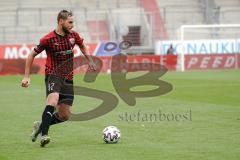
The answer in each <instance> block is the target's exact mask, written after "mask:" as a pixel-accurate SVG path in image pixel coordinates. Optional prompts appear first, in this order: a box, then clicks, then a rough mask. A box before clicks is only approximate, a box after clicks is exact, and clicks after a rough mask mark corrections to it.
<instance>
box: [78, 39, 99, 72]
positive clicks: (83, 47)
mask: <svg viewBox="0 0 240 160" xmlns="http://www.w3.org/2000/svg"><path fill="white" fill-rule="evenodd" d="M79 47H80V50H81V52H82V53H83V55H84V56H85V57H86V59H87V60H88V62H89V67H90V69H92V70H94V71H95V70H97V66H96V64H95V63H94V61H93V59H92V57H91V56H89V49H88V46H87V45H86V44H85V43H82V44H81V45H80V46H79Z"/></svg>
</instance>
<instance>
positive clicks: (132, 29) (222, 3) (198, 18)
mask: <svg viewBox="0 0 240 160" xmlns="http://www.w3.org/2000/svg"><path fill="white" fill-rule="evenodd" d="M150 1H151V3H149V2H150ZM209 1H210V2H213V3H212V4H214V5H212V6H207V5H209V4H207V3H206V0H171V1H165V0H147V1H145V0H131V1H129V0H105V1H100V0H88V1H86V0H69V1H65V0H42V1H38V0H21V1H19V0H1V1H0V5H1V8H0V34H1V36H0V43H2V44H4V43H38V42H37V40H38V39H39V38H40V37H41V36H43V35H44V34H45V33H47V32H48V31H49V30H52V29H54V27H55V22H56V14H57V13H58V11H59V10H60V9H64V8H66V9H71V10H72V11H73V12H74V14H75V17H77V18H75V20H76V27H75V29H76V30H77V31H79V32H80V33H81V34H82V35H83V36H84V37H85V39H86V41H87V42H93V43H94V42H99V41H108V40H111V41H116V40H117V41H118V40H122V39H126V40H131V41H135V42H136V43H134V45H148V46H149V45H151V44H152V43H153V41H154V40H155V39H177V38H178V32H177V31H178V29H179V27H180V26H181V25H183V24H206V23H240V1H239V0H228V1H226V0H209ZM145 2H148V3H147V4H146V3H145ZM149 4H152V5H149ZM209 8H210V9H211V11H212V12H213V15H214V14H217V15H218V16H216V17H214V18H215V19H214V20H213V21H209V20H208V18H209V17H206V10H207V9H209ZM208 13H209V12H208ZM208 15H210V16H212V15H211V14H208ZM210 18H211V17H210ZM193 36H196V37H197V36H198V35H197V34H194V35H193ZM206 36H208V33H206Z"/></svg>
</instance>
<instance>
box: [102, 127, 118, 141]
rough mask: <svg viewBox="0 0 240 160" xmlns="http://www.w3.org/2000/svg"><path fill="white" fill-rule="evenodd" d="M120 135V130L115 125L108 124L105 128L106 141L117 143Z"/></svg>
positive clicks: (104, 137) (104, 138) (104, 136)
mask: <svg viewBox="0 0 240 160" xmlns="http://www.w3.org/2000/svg"><path fill="white" fill-rule="evenodd" d="M120 137H121V133H120V130H119V129H118V128H117V127H115V126H108V127H106V128H104V130H103V140H104V142H106V143H117V142H118V140H119V139H120Z"/></svg>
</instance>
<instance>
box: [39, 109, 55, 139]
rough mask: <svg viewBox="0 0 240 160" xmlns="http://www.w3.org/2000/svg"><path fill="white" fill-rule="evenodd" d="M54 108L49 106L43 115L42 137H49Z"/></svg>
mask: <svg viewBox="0 0 240 160" xmlns="http://www.w3.org/2000/svg"><path fill="white" fill-rule="evenodd" d="M53 112H54V106H51V105H47V106H46V108H45V110H44V111H43V114H42V124H41V126H40V127H41V131H42V135H48V130H49V126H50V124H51V120H52V117H53Z"/></svg>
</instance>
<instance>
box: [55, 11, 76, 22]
mask: <svg viewBox="0 0 240 160" xmlns="http://www.w3.org/2000/svg"><path fill="white" fill-rule="evenodd" d="M69 16H73V13H72V11H67V10H61V11H60V12H59V13H58V16H57V22H59V20H60V19H63V20H66V19H67V18H68V17H69Z"/></svg>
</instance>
